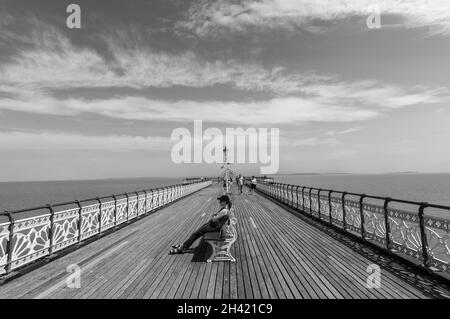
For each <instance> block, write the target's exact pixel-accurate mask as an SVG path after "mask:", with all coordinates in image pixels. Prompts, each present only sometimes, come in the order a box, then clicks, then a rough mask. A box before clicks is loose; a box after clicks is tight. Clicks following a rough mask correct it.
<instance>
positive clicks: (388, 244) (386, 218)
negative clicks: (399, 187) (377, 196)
mask: <svg viewBox="0 0 450 319" xmlns="http://www.w3.org/2000/svg"><path fill="white" fill-rule="evenodd" d="M391 200H392V199H391V198H390V197H387V198H386V199H385V200H384V204H383V211H384V225H385V228H386V236H385V238H386V249H387V251H390V250H391V239H390V236H389V235H390V232H391V226H390V225H389V212H388V205H389V202H390V201H391Z"/></svg>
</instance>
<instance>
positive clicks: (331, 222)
mask: <svg viewBox="0 0 450 319" xmlns="http://www.w3.org/2000/svg"><path fill="white" fill-rule="evenodd" d="M331 193H333V190H332V189H330V190H329V191H328V217H329V218H330V224H331V225H333V217H332V216H331V209H332V207H331Z"/></svg>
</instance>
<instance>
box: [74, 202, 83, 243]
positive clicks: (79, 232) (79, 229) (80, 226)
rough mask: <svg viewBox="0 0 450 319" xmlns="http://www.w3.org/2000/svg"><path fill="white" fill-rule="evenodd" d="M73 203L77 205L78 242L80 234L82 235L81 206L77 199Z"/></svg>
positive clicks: (79, 241)
mask: <svg viewBox="0 0 450 319" xmlns="http://www.w3.org/2000/svg"><path fill="white" fill-rule="evenodd" d="M75 204H77V205H78V244H80V243H81V235H83V233H82V231H83V229H82V228H83V207H82V206H81V203H80V201H79V200H77V201H75Z"/></svg>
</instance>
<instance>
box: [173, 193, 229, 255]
mask: <svg viewBox="0 0 450 319" xmlns="http://www.w3.org/2000/svg"><path fill="white" fill-rule="evenodd" d="M217 199H218V200H219V205H220V209H219V211H218V212H217V213H214V214H213V215H212V216H211V219H210V220H209V221H208V222H207V223H205V224H203V225H202V226H200V228H199V229H197V230H196V231H195V232H194V233H193V234H192V235H191V236H190V237H189V238H188V239H187V240H186V241H185V242H184V243H182V244H179V245H174V246H172V249H171V250H170V251H169V253H170V254H182V253H183V252H185V251H186V250H187V249H189V247H191V245H192V244H193V243H194V242H195V241H196V240H197V239H198V238H200V237H202V236H203V235H204V234H206V233H208V232H218V231H220V229H221V228H222V226H223V225H225V223H226V222H227V221H228V219H229V215H228V213H229V210H230V208H231V201H230V198H229V197H228V196H227V195H223V196H220V197H218V198H217Z"/></svg>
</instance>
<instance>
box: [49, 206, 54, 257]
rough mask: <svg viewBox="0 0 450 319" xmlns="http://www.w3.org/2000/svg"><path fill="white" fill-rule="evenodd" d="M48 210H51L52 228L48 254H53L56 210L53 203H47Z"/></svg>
mask: <svg viewBox="0 0 450 319" xmlns="http://www.w3.org/2000/svg"><path fill="white" fill-rule="evenodd" d="M47 208H48V210H49V211H50V229H49V231H48V237H49V240H50V247H49V249H48V254H49V255H51V254H53V245H54V238H53V233H54V232H55V229H54V227H55V211H54V210H53V207H52V206H51V205H47Z"/></svg>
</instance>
